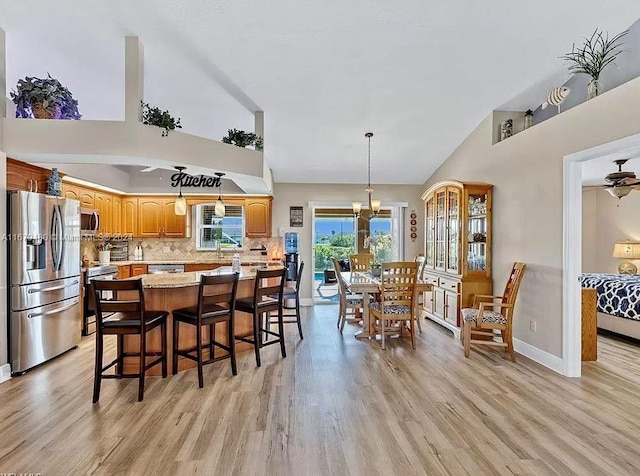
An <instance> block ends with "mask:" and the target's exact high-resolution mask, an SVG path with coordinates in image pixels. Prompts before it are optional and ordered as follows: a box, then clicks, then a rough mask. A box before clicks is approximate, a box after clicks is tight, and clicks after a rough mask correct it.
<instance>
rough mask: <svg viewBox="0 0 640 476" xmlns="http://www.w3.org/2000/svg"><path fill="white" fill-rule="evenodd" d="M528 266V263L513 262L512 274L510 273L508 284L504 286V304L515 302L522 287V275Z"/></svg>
mask: <svg viewBox="0 0 640 476" xmlns="http://www.w3.org/2000/svg"><path fill="white" fill-rule="evenodd" d="M526 267H527V265H526V263H518V262H516V263H513V268H511V274H510V275H509V279H508V280H507V284H506V285H505V287H504V292H503V293H502V303H503V304H512V305H513V304H515V302H516V297H517V296H518V289H520V283H521V282H522V276H523V275H524V270H525V269H526Z"/></svg>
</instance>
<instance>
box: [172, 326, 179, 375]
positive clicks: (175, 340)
mask: <svg viewBox="0 0 640 476" xmlns="http://www.w3.org/2000/svg"><path fill="white" fill-rule="evenodd" d="M179 332H180V322H178V321H176V320H175V319H174V320H173V338H172V340H173V345H172V350H173V354H172V359H171V360H172V362H171V373H172V374H173V375H176V374H177V373H178V342H179Z"/></svg>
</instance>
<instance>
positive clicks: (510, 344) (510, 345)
mask: <svg viewBox="0 0 640 476" xmlns="http://www.w3.org/2000/svg"><path fill="white" fill-rule="evenodd" d="M507 349H508V350H509V355H510V356H511V361H512V362H515V361H516V352H515V351H514V350H513V334H512V332H511V329H507Z"/></svg>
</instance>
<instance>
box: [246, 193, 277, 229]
mask: <svg viewBox="0 0 640 476" xmlns="http://www.w3.org/2000/svg"><path fill="white" fill-rule="evenodd" d="M244 213H245V220H246V223H245V235H246V236H247V238H270V237H271V197H257V198H247V199H246V200H245V205H244Z"/></svg>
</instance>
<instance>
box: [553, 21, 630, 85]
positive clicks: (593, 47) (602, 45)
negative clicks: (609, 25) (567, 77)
mask: <svg viewBox="0 0 640 476" xmlns="http://www.w3.org/2000/svg"><path fill="white" fill-rule="evenodd" d="M627 33H629V30H625V31H623V32H622V33H619V34H617V35H616V36H614V37H613V38H609V33H604V32H602V31H598V29H596V30H595V31H594V32H593V34H592V35H591V36H590V37H589V38H585V41H584V44H583V45H582V47H580V48H576V45H575V44H574V45H573V47H572V48H571V53H567V54H565V55H563V56H561V57H560V58H562V59H563V60H565V61H567V62H569V63H570V66H569V71H571V72H572V73H584V74H588V75H589V76H591V79H594V80H596V81H597V80H598V79H599V78H600V74H601V73H602V70H603V69H604V68H605V67H607V65H609V64H611V63H612V62H614V61H615V60H616V58H617V57H618V55H619V54H620V53H622V49H621V47H622V38H623V37H624V36H625V35H626V34H627Z"/></svg>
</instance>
